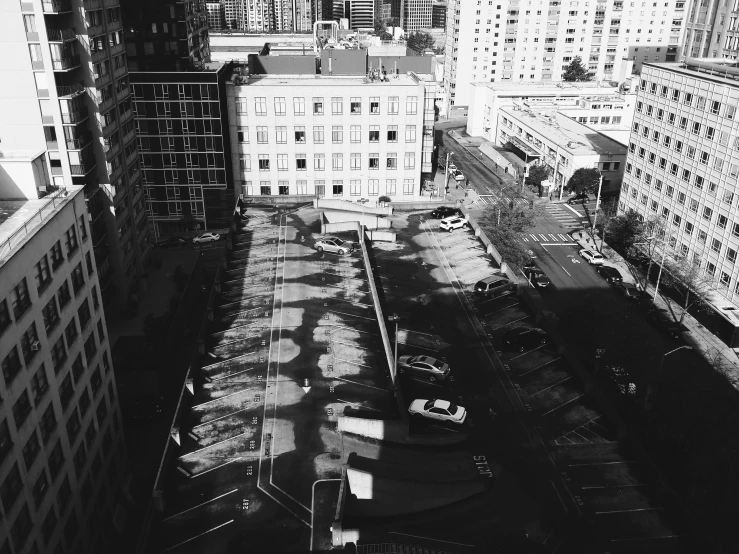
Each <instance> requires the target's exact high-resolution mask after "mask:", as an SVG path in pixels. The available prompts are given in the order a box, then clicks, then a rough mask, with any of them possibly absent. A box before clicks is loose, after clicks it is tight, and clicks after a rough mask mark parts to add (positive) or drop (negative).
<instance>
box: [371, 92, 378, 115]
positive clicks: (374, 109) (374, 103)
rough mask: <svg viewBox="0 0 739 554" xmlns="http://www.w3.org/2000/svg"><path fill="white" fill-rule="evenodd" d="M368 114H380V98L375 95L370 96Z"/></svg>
mask: <svg viewBox="0 0 739 554" xmlns="http://www.w3.org/2000/svg"><path fill="white" fill-rule="evenodd" d="M370 114H372V115H380V98H379V97H377V96H373V97H371V98H370Z"/></svg>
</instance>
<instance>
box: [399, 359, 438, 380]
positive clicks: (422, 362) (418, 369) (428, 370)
mask: <svg viewBox="0 0 739 554" xmlns="http://www.w3.org/2000/svg"><path fill="white" fill-rule="evenodd" d="M449 369H450V368H449V364H447V363H445V362H442V361H441V360H437V359H436V358H432V357H431V356H401V357H400V358H398V371H399V372H400V373H406V372H408V373H411V374H416V375H419V376H421V377H426V378H427V379H428V380H429V381H436V380H437V379H438V380H439V381H443V380H444V379H446V378H447V376H448V375H449Z"/></svg>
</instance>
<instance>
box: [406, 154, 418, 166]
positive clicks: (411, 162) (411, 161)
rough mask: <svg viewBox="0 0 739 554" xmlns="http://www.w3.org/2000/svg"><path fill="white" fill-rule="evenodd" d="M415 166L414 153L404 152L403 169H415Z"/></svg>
mask: <svg viewBox="0 0 739 554" xmlns="http://www.w3.org/2000/svg"><path fill="white" fill-rule="evenodd" d="M415 168H416V153H415V152H406V153H405V169H415Z"/></svg>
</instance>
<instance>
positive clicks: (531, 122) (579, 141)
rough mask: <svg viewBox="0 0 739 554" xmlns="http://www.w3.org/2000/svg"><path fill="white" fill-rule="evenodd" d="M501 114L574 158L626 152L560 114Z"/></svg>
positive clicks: (528, 112) (509, 110)
mask: <svg viewBox="0 0 739 554" xmlns="http://www.w3.org/2000/svg"><path fill="white" fill-rule="evenodd" d="M500 114H501V116H507V117H509V118H510V119H512V120H514V121H516V122H519V123H521V124H522V125H527V126H528V128H529V129H530V130H533V131H534V132H536V133H538V134H541V135H545V136H546V137H547V138H548V139H550V140H551V141H553V142H555V143H557V144H559V145H560V148H562V149H563V150H566V151H568V152H571V153H572V154H573V155H586V154H590V153H596V154H622V153H625V152H626V147H625V146H624V145H623V144H621V143H620V142H618V141H616V140H614V139H612V138H610V137H607V136H606V135H604V134H603V133H600V132H598V131H594V130H592V129H590V128H588V127H587V126H585V125H583V124H582V123H578V122H577V121H573V120H572V119H570V118H569V117H567V116H566V115H563V114H560V113H556V112H555V113H553V114H551V115H542V114H537V113H536V112H534V111H531V110H527V111H523V110H514V109H511V108H501V110H500Z"/></svg>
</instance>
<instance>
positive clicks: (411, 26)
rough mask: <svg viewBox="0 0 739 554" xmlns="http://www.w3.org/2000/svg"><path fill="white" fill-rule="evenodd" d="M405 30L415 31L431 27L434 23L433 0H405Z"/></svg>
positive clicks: (407, 31) (408, 31)
mask: <svg viewBox="0 0 739 554" xmlns="http://www.w3.org/2000/svg"><path fill="white" fill-rule="evenodd" d="M402 8H403V30H404V31H405V32H406V33H414V32H416V31H420V30H421V29H430V28H431V23H432V13H433V9H432V0H403V6H402Z"/></svg>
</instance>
